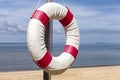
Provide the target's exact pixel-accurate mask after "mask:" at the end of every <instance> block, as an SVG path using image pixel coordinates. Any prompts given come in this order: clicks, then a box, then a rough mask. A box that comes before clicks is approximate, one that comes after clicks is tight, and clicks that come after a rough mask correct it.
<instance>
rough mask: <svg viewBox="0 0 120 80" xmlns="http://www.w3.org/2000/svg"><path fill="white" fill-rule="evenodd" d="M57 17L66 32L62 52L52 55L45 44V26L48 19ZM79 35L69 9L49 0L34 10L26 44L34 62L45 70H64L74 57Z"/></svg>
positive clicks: (76, 51) (77, 47)
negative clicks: (55, 55) (58, 54)
mask: <svg viewBox="0 0 120 80" xmlns="http://www.w3.org/2000/svg"><path fill="white" fill-rule="evenodd" d="M53 19H57V20H59V22H60V23H61V24H62V25H63V27H64V30H65V33H66V44H65V48H64V50H63V53H62V54H61V55H60V56H58V57H54V56H52V55H51V54H50V53H49V51H48V50H47V49H46V45H45V41H44V38H45V28H46V25H47V23H48V22H49V21H50V20H53ZM79 42H80V35H79V28H78V25H77V22H76V20H75V18H74V16H73V14H72V13H71V12H70V10H69V9H68V8H66V7H64V6H62V5H60V4H58V3H54V2H49V3H45V4H44V5H42V6H41V7H40V8H38V9H37V10H35V11H34V13H33V15H32V17H31V20H30V22H29V25H28V30H27V44H28V49H29V52H30V54H31V56H32V58H33V60H34V62H35V63H36V64H37V65H38V66H39V67H40V68H42V69H44V70H45V71H47V72H49V73H51V72H52V71H57V70H64V69H67V68H68V67H70V66H71V64H72V63H73V61H74V60H75V59H76V56H77V53H78V49H79Z"/></svg>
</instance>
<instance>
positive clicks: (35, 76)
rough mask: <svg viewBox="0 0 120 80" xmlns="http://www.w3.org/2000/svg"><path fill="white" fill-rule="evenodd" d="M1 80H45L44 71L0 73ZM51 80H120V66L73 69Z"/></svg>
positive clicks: (52, 77) (53, 76) (54, 76)
mask: <svg viewBox="0 0 120 80" xmlns="http://www.w3.org/2000/svg"><path fill="white" fill-rule="evenodd" d="M0 80H43V71H42V70H30V71H13V72H0ZM51 80H120V66H107V67H87V68H71V69H68V70H67V71H66V72H64V73H62V74H60V75H52V76H51Z"/></svg>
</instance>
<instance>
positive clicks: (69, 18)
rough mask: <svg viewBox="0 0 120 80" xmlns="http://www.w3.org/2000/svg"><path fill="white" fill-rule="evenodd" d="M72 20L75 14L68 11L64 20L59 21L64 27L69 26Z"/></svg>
mask: <svg viewBox="0 0 120 80" xmlns="http://www.w3.org/2000/svg"><path fill="white" fill-rule="evenodd" d="M67 9H68V8H67ZM72 19H73V14H72V13H71V12H70V10H69V9H68V12H67V14H66V16H65V17H64V18H63V19H62V20H59V21H60V23H61V24H62V25H63V26H67V25H68V24H70V23H71V21H72Z"/></svg>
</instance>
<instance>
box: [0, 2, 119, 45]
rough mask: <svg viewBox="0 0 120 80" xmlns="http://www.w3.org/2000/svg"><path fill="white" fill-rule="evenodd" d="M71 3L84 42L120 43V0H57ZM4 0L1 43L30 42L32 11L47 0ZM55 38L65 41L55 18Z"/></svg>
mask: <svg viewBox="0 0 120 80" xmlns="http://www.w3.org/2000/svg"><path fill="white" fill-rule="evenodd" d="M53 1H54V2H57V3H60V4H62V5H64V6H67V7H68V8H69V9H70V10H71V11H72V13H73V15H74V17H75V18H76V20H77V22H78V26H79V28H80V41H81V43H98V42H104V43H120V0H59V1H58V0H53ZM38 2H39V0H0V43H26V35H27V27H28V23H29V21H30V17H31V14H32V13H33V11H34V10H35V8H36V7H40V6H41V5H43V4H44V3H45V0H41V1H40V3H39V5H38ZM53 42H65V34H64V30H63V28H62V26H61V25H60V23H59V22H58V21H56V20H54V21H53Z"/></svg>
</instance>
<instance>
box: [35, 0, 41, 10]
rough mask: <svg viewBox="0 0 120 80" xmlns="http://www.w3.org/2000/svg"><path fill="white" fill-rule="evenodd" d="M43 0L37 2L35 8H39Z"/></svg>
mask: <svg viewBox="0 0 120 80" xmlns="http://www.w3.org/2000/svg"><path fill="white" fill-rule="evenodd" d="M41 1H42V0H39V2H38V3H37V5H36V7H35V9H37V8H38V7H39V5H40V3H41Z"/></svg>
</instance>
